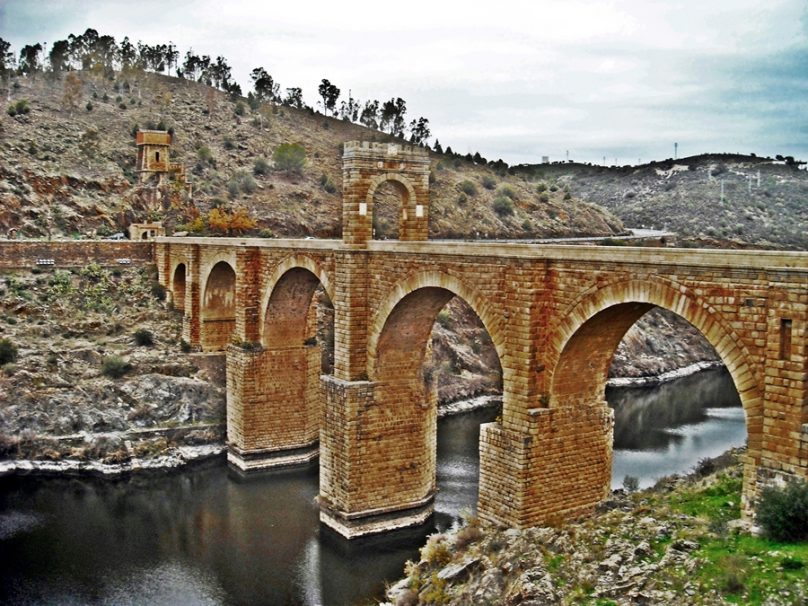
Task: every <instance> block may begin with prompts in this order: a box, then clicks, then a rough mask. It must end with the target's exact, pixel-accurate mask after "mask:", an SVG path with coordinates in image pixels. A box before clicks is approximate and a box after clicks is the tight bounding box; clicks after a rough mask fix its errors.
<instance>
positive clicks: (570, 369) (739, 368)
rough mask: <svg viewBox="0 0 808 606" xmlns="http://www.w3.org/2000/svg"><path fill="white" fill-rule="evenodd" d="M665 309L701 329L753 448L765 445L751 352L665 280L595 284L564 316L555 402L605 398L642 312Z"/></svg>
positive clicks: (558, 341) (718, 320)
mask: <svg viewBox="0 0 808 606" xmlns="http://www.w3.org/2000/svg"><path fill="white" fill-rule="evenodd" d="M653 307H662V308H664V309H667V310H669V311H672V312H673V313H675V314H678V315H679V316H681V317H683V318H684V319H685V320H687V321H688V322H690V324H692V325H693V326H694V327H695V328H696V329H698V330H699V331H700V332H701V333H702V335H704V337H705V338H706V339H707V341H708V342H709V343H710V344H711V345H712V346H713V347H714V348H715V350H716V352H717V353H718V355H719V357H720V358H721V360H722V361H723V362H724V364H725V365H726V366H727V369H728V370H729V373H730V375H731V376H732V380H733V382H734V383H735V388H736V389H737V391H738V395H739V396H740V399H741V403H742V405H743V407H744V410H745V412H746V419H747V431H748V434H749V448H750V451H752V452H754V451H755V450H757V449H758V448H759V446H760V438H761V434H762V427H763V399H762V394H761V390H760V382H759V381H758V379H757V377H756V372H755V369H754V368H753V367H752V366H751V365H750V364H749V362H748V361H749V360H750V359H751V357H750V355H749V352H748V350H747V349H746V347H745V346H744V344H743V343H742V341H741V340H740V339H739V338H738V335H737V334H736V333H735V331H734V330H733V329H732V327H731V326H730V325H729V324H728V323H727V322H726V321H725V320H724V319H723V318H721V317H720V315H719V314H718V313H717V312H716V310H715V309H714V308H712V307H710V306H709V304H707V303H705V302H702V301H700V300H699V299H698V298H697V297H696V296H695V295H694V294H693V293H692V292H690V291H689V290H687V289H686V288H684V287H681V286H679V285H676V284H673V283H669V282H663V281H661V280H659V279H653V278H652V279H650V280H645V281H640V280H631V281H626V282H617V283H613V284H610V285H608V286H606V287H603V288H592V289H590V290H589V291H587V292H586V293H584V294H583V295H582V296H581V297H579V298H578V300H577V301H575V302H574V303H573V304H571V305H570V306H569V308H568V310H567V311H566V312H564V313H561V314H560V315H559V317H560V318H563V320H562V321H561V323H560V325H559V326H558V327H557V328H556V330H555V335H556V337H555V338H554V341H553V343H554V344H555V346H556V354H555V356H556V363H555V364H553V367H554V369H555V370H554V373H553V376H552V388H551V394H550V396H551V399H550V404H551V406H561V405H565V404H574V403H594V402H598V401H602V400H603V398H604V390H605V385H606V377H607V374H608V371H609V366H610V364H611V360H612V356H613V355H614V352H615V350H616V349H617V346H618V344H619V343H620V340H621V339H622V338H623V335H624V334H625V332H626V331H627V330H628V329H629V328H630V327H631V326H632V325H633V324H634V322H635V321H636V320H638V319H639V317H640V316H641V315H643V314H644V313H645V312H647V311H649V310H650V309H652V308H653Z"/></svg>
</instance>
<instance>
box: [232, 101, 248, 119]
mask: <svg viewBox="0 0 808 606" xmlns="http://www.w3.org/2000/svg"><path fill="white" fill-rule="evenodd" d="M245 111H246V108H245V106H244V104H243V103H242V102H241V101H239V102H238V103H236V107H235V109H233V113H234V114H236V115H237V116H243V115H244V113H245Z"/></svg>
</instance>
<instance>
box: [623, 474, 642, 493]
mask: <svg viewBox="0 0 808 606" xmlns="http://www.w3.org/2000/svg"><path fill="white" fill-rule="evenodd" d="M639 487H640V480H639V479H638V478H637V477H636V476H629V475H627V476H626V477H624V478H623V489H624V490H625V491H626V492H635V491H636V490H637V489H638V488H639Z"/></svg>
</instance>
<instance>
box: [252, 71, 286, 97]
mask: <svg viewBox="0 0 808 606" xmlns="http://www.w3.org/2000/svg"><path fill="white" fill-rule="evenodd" d="M250 79H251V80H252V81H253V88H254V89H255V96H256V97H257V98H258V99H259V100H260V101H267V102H269V103H278V102H279V101H280V100H281V96H280V85H279V84H278V83H277V82H275V80H274V78H273V77H272V76H270V75H269V72H267V70H265V69H264V68H263V67H256V68H255V69H254V70H252V72H250Z"/></svg>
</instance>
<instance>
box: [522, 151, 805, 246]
mask: <svg viewBox="0 0 808 606" xmlns="http://www.w3.org/2000/svg"><path fill="white" fill-rule="evenodd" d="M804 168H805V164H801V165H800V164H798V163H796V162H792V161H791V159H789V160H772V159H769V158H758V157H755V156H741V155H730V154H708V155H703V156H694V157H690V158H682V159H680V160H665V161H663V162H652V163H650V164H645V165H641V166H624V167H603V166H591V165H582V164H546V165H533V166H529V167H520V168H519V174H522V175H524V176H530V177H531V178H534V179H546V180H549V181H553V182H557V183H559V184H560V185H563V186H566V187H568V188H569V189H570V191H572V193H573V194H574V195H575V197H580V198H581V199H584V200H587V201H589V202H594V203H596V204H599V205H601V206H603V207H605V208H608V209H609V210H611V211H612V212H613V213H615V214H616V215H617V216H618V217H620V218H621V219H622V220H623V221H624V222H625V224H626V225H627V226H629V227H649V228H656V229H668V230H672V231H675V232H678V233H680V234H681V235H682V236H684V237H687V238H691V239H696V240H697V241H699V243H700V244H701V245H704V244H712V245H714V246H715V245H717V246H724V247H735V246H749V245H754V246H755V247H770V248H780V249H798V250H806V249H808V171H806V170H804ZM722 184H723V186H722ZM722 187H723V198H722V195H721V192H722Z"/></svg>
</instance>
